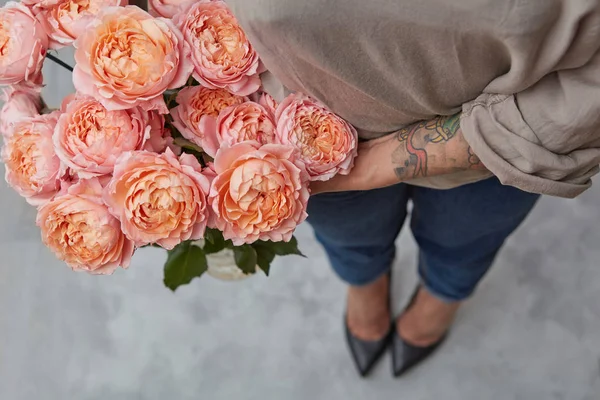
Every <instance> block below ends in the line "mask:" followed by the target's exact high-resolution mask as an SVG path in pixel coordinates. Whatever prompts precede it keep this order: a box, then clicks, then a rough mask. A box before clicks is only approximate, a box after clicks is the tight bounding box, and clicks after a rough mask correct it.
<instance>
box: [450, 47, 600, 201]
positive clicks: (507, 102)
mask: <svg viewBox="0 0 600 400" xmlns="http://www.w3.org/2000/svg"><path fill="white" fill-rule="evenodd" d="M461 127H462V130H463V134H464V136H465V138H466V140H467V141H468V142H469V145H470V146H471V147H472V149H473V151H474V152H475V154H477V155H478V156H479V158H480V159H481V161H482V162H483V163H484V164H485V166H486V167H487V168H488V169H489V170H490V171H491V172H492V173H494V174H495V175H496V176H498V178H499V179H500V181H501V182H502V183H504V184H506V185H511V186H516V187H518V188H520V189H522V190H525V191H528V192H534V193H541V194H548V195H553V196H559V197H568V198H572V197H576V196H577V195H579V194H580V193H582V192H583V191H585V190H586V189H587V188H589V187H590V186H591V177H592V176H594V175H596V174H597V173H598V171H599V168H598V165H599V164H600V52H596V54H595V55H593V56H592V57H591V58H590V59H589V60H588V61H587V62H586V63H585V64H584V65H582V66H580V67H578V68H570V69H564V70H558V71H555V72H553V73H551V74H549V75H546V76H545V77H543V78H542V79H541V80H540V81H538V82H537V83H536V84H534V85H532V86H531V87H530V88H528V89H526V90H524V91H522V92H519V93H516V94H513V95H506V94H504V95H500V94H494V93H485V94H482V95H481V96H479V97H478V98H477V99H475V100H474V101H472V102H469V103H467V104H464V106H463V115H462V120H461Z"/></svg>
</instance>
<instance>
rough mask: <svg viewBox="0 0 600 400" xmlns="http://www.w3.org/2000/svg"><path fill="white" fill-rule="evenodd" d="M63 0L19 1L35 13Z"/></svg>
mask: <svg viewBox="0 0 600 400" xmlns="http://www.w3.org/2000/svg"><path fill="white" fill-rule="evenodd" d="M61 1H63V0H21V3H23V4H24V5H26V6H27V7H29V9H30V10H31V11H32V12H33V13H34V14H37V13H38V12H40V11H42V10H45V9H48V8H51V7H54V6H55V5H57V4H58V3H60V2H61Z"/></svg>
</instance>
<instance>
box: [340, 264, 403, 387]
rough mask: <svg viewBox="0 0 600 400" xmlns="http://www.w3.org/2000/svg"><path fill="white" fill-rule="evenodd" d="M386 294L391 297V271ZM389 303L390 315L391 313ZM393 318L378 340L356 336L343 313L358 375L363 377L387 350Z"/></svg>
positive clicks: (392, 329) (349, 345) (392, 327)
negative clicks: (385, 331) (386, 330)
mask: <svg viewBox="0 0 600 400" xmlns="http://www.w3.org/2000/svg"><path fill="white" fill-rule="evenodd" d="M388 280H389V283H388V296H389V297H390V298H391V287H392V272H391V269H390V272H388ZM391 311H392V309H391V304H390V315H391ZM393 321H394V320H393V319H392V320H391V321H390V328H389V330H388V332H387V333H386V334H385V335H384V336H383V338H381V339H379V340H362V339H359V338H357V337H356V336H354V335H353V334H352V332H350V328H348V320H347V317H346V316H345V315H344V328H345V330H346V342H347V343H348V347H349V348H350V354H352V359H353V360H354V364H355V365H356V369H357V370H358V373H359V374H360V376H362V377H365V376H367V375H368V374H369V372H371V369H373V366H374V365H375V364H376V363H377V361H379V359H380V358H381V356H382V355H383V353H385V351H386V350H387V348H388V346H389V343H390V339H391V337H392V335H393V334H394V322H393Z"/></svg>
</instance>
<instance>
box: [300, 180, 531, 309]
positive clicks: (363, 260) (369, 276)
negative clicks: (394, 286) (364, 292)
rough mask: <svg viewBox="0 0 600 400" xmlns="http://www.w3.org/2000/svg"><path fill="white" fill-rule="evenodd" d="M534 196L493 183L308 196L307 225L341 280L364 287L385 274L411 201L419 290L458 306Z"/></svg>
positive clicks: (483, 272)
mask: <svg viewBox="0 0 600 400" xmlns="http://www.w3.org/2000/svg"><path fill="white" fill-rule="evenodd" d="M538 198H539V195H537V194H532V193H527V192H523V191H521V190H519V189H516V188H514V187H511V186H503V185H502V184H501V183H500V182H499V181H498V179H497V178H490V179H486V180H484V181H480V182H477V183H472V184H469V185H465V186H461V187H458V188H455V189H450V190H437V189H429V188H422V187H417V186H410V185H407V184H399V185H395V186H391V187H388V188H383V189H377V190H371V191H367V192H342V193H331V194H329V193H328V194H321V195H317V196H313V197H311V199H310V201H309V204H308V213H309V218H308V221H309V223H310V224H311V225H312V227H313V229H314V231H315V235H316V237H317V240H318V241H319V242H320V243H321V244H322V245H323V246H324V247H325V250H326V251H327V255H328V256H329V260H330V262H331V265H332V267H333V269H334V271H335V272H336V273H337V274H338V275H339V276H340V278H341V279H343V280H344V281H346V282H347V283H348V284H350V285H364V284H367V283H369V282H372V281H374V280H375V279H377V278H378V277H379V276H380V275H382V274H383V273H385V272H387V271H388V269H389V268H390V266H391V264H392V261H393V258H394V253H395V245H394V241H395V239H396V237H397V236H398V234H399V232H400V229H401V228H402V225H403V224H404V220H405V218H406V216H407V211H406V210H407V207H406V206H407V203H408V201H409V200H412V201H413V210H412V216H411V224H410V227H411V230H412V233H413V235H414V237H415V240H416V242H417V244H418V246H419V260H418V268H419V275H420V278H421V281H422V284H423V285H424V286H425V287H426V288H427V289H428V290H429V291H430V292H431V293H432V294H433V295H435V296H437V297H439V298H441V299H443V300H445V301H459V300H463V299H465V298H467V297H469V296H470V295H471V294H472V293H473V291H474V290H475V288H476V286H477V284H478V283H479V281H480V280H481V278H483V276H484V275H485V273H486V272H487V271H488V270H489V268H490V267H491V265H492V263H493V261H494V258H495V257H496V254H497V253H498V251H499V250H500V248H501V247H502V244H503V243H504V241H505V240H506V238H507V237H508V236H509V235H510V234H511V233H512V232H513V231H514V230H515V229H516V228H517V227H518V226H519V225H520V224H521V222H522V221H523V220H524V219H525V217H526V216H527V215H528V214H529V212H530V211H531V210H532V208H533V206H534V205H535V203H536V201H537V200H538Z"/></svg>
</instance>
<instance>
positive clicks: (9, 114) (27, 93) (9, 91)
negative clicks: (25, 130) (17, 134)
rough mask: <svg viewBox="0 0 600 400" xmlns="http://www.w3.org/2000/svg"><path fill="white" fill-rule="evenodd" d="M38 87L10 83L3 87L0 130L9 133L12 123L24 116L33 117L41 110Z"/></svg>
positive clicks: (39, 89)
mask: <svg viewBox="0 0 600 400" xmlns="http://www.w3.org/2000/svg"><path fill="white" fill-rule="evenodd" d="M40 91H41V88H40V87H37V88H35V87H29V86H26V85H12V86H9V87H7V88H5V89H4V91H3V100H4V105H3V106H2V109H1V110H0V131H1V132H2V134H3V135H9V134H10V132H11V131H12V128H13V127H14V125H15V124H16V123H17V122H19V121H20V120H22V119H24V118H29V117H34V116H36V115H39V114H40V111H41V110H42V97H41V94H40Z"/></svg>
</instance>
